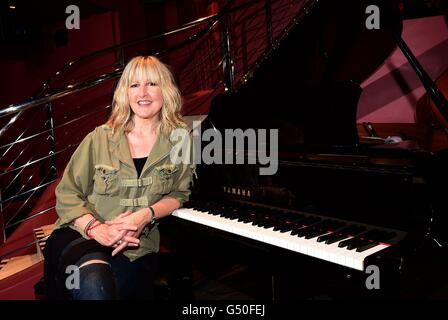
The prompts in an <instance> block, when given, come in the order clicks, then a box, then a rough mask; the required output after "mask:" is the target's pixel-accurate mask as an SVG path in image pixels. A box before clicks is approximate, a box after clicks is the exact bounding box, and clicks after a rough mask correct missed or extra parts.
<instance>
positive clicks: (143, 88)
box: [138, 86, 148, 97]
mask: <svg viewBox="0 0 448 320" xmlns="http://www.w3.org/2000/svg"><path fill="white" fill-rule="evenodd" d="M147 94H148V88H147V87H146V86H140V87H139V90H138V95H139V96H140V97H145V96H146V95H147Z"/></svg>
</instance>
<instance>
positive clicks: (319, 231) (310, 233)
mask: <svg viewBox="0 0 448 320" xmlns="http://www.w3.org/2000/svg"><path fill="white" fill-rule="evenodd" d="M326 233H328V231H327V230H315V231H313V232H309V233H308V234H307V235H306V236H305V239H312V238H315V237H318V236H320V235H322V234H326Z"/></svg>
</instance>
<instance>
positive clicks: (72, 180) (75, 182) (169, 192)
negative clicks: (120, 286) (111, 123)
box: [55, 125, 194, 260]
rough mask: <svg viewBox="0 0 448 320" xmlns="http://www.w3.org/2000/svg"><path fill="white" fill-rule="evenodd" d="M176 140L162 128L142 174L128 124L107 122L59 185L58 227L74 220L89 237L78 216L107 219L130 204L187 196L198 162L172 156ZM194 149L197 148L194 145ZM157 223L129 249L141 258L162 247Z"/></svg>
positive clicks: (136, 207)
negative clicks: (123, 127) (173, 159)
mask: <svg viewBox="0 0 448 320" xmlns="http://www.w3.org/2000/svg"><path fill="white" fill-rule="evenodd" d="M172 147H173V143H172V142H171V141H170V139H169V138H168V137H165V136H163V135H162V134H159V135H158V138H157V140H156V142H155V144H154V146H153V148H152V150H151V153H150V154H149V156H148V159H147V161H146V163H145V166H144V167H143V170H142V173H141V175H140V178H139V177H137V170H136V169H135V166H134V162H133V160H132V157H131V154H130V151H129V145H128V142H127V138H126V136H125V134H124V131H122V130H118V129H115V130H112V129H111V128H109V127H107V126H106V125H103V126H100V127H97V128H96V129H95V130H94V131H92V132H91V133H89V134H88V135H87V136H86V137H85V138H84V140H83V141H82V142H81V144H80V145H79V146H78V148H77V149H76V151H75V152H74V153H73V155H72V157H71V159H70V161H69V163H68V165H67V167H66V169H65V171H64V175H63V177H62V179H61V181H60V183H59V184H58V186H57V188H56V211H57V214H58V216H59V218H58V220H57V221H56V224H55V228H60V227H66V226H69V227H71V228H73V229H75V230H77V231H79V232H80V233H81V235H82V236H83V237H84V238H86V239H88V237H87V235H86V234H85V233H84V230H79V229H78V228H76V227H75V226H74V225H73V221H74V220H75V219H77V218H79V217H81V216H83V215H84V214H87V213H92V214H93V215H94V216H95V217H96V218H97V219H99V220H100V221H102V222H104V221H106V220H112V219H114V218H115V217H117V216H118V215H119V214H121V213H123V212H125V211H126V210H131V211H133V212H134V211H137V210H139V209H141V208H143V207H148V206H150V205H152V204H154V203H155V202H157V201H159V200H160V199H161V198H162V197H164V196H169V197H172V198H175V199H177V200H179V201H180V203H181V204H182V203H183V202H185V201H187V200H188V197H189V195H190V189H189V188H190V182H191V180H192V174H193V173H194V164H192V163H191V162H190V163H191V164H188V163H187V164H184V163H180V164H175V163H172V162H171V159H170V151H171V150H172ZM189 152H191V151H189ZM159 242H160V236H159V231H158V229H157V226H155V227H153V228H152V229H151V228H149V227H145V228H144V229H143V231H142V234H141V236H140V246H139V248H137V249H134V248H133V249H131V248H129V249H127V250H125V252H124V254H125V255H126V256H127V257H128V258H130V259H131V260H135V259H137V258H139V257H141V256H143V255H145V254H147V253H150V252H157V251H158V250H159Z"/></svg>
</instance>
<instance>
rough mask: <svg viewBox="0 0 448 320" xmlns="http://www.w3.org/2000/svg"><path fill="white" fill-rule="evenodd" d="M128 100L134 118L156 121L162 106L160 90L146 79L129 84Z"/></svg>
mask: <svg viewBox="0 0 448 320" xmlns="http://www.w3.org/2000/svg"><path fill="white" fill-rule="evenodd" d="M128 99H129V104H130V105H131V109H132V111H133V112H134V116H135V117H139V118H141V119H157V117H158V114H159V112H160V109H162V105H163V96H162V89H161V88H160V87H159V85H158V84H156V83H154V82H150V81H148V80H146V79H138V80H133V81H131V82H130V83H129V87H128Z"/></svg>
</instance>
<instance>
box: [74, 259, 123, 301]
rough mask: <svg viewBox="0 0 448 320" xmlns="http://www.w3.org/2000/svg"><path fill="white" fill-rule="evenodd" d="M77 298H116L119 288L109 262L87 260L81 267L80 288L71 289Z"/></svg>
mask: <svg viewBox="0 0 448 320" xmlns="http://www.w3.org/2000/svg"><path fill="white" fill-rule="evenodd" d="M71 294H72V297H73V298H74V299H76V300H115V299H117V288H116V283H115V278H114V274H113V272H112V269H111V267H110V265H109V264H108V263H106V262H105V261H102V262H100V263H98V262H92V261H87V262H86V263H84V264H83V266H82V267H80V268H79V288H75V289H72V290H71Z"/></svg>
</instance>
